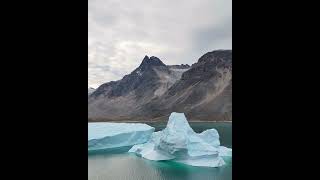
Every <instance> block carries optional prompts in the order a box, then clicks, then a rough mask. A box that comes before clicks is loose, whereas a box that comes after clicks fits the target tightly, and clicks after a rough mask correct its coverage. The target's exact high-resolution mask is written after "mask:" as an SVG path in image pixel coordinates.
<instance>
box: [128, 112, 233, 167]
mask: <svg viewBox="0 0 320 180" xmlns="http://www.w3.org/2000/svg"><path fill="white" fill-rule="evenodd" d="M129 152H131V153H136V154H137V155H139V156H141V157H143V158H145V159H149V160H154V161H161V160H171V161H175V162H180V163H184V164H188V165H192V166H206V167H219V166H222V165H224V164H225V162H224V160H223V158H222V157H231V156H232V149H230V148H227V147H223V146H220V141H219V134H218V132H217V130H215V129H208V130H206V131H203V132H202V133H200V134H198V133H196V132H194V131H193V129H192V128H191V127H190V125H189V123H188V121H187V119H186V117H185V115H184V114H183V113H171V115H170V117H169V121H168V124H167V126H166V128H165V129H164V130H162V131H158V132H154V133H152V136H151V138H150V139H149V140H148V142H146V143H144V144H137V145H134V146H133V147H132V148H131V149H130V150H129Z"/></svg>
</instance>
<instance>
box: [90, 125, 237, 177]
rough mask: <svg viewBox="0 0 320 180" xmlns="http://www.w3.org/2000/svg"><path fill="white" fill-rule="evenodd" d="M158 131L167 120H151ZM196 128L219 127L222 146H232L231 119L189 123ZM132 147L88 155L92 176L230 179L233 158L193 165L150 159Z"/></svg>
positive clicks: (200, 129) (198, 130) (200, 130)
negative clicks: (209, 165) (218, 163)
mask: <svg viewBox="0 0 320 180" xmlns="http://www.w3.org/2000/svg"><path fill="white" fill-rule="evenodd" d="M150 125H151V126H153V127H155V128H156V131H158V130H161V129H163V128H164V127H165V126H166V124H165V123H161V124H159V123H157V124H150ZM190 125H191V127H192V128H193V129H194V130H195V131H196V132H202V131H203V130H206V129H210V128H216V129H217V130H218V132H219V134H220V141H221V144H222V145H223V146H227V147H231V148H232V123H190ZM128 149H130V147H126V148H120V149H116V150H114V151H110V152H105V153H99V154H90V155H88V179H89V180H231V179H232V159H231V158H229V159H225V161H226V165H224V166H222V167H219V168H206V167H193V166H188V165H184V164H179V163H175V162H170V161H161V162H160V161H149V160H146V159H143V158H140V157H138V156H136V155H134V154H129V153H125V152H126V151H127V150H128Z"/></svg>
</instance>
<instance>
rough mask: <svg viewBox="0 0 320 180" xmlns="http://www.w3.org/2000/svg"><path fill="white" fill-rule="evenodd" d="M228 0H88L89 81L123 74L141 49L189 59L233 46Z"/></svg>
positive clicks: (177, 60)
mask: <svg viewBox="0 0 320 180" xmlns="http://www.w3.org/2000/svg"><path fill="white" fill-rule="evenodd" d="M231 2H232V0H89V9H88V10H89V12H88V25H89V27H88V30H89V32H88V52H89V54H88V59H89V60H88V66H89V69H88V85H89V86H91V87H97V86H98V85H100V84H102V83H105V82H108V81H113V80H119V79H121V78H122V77H123V76H124V75H125V74H128V73H130V72H131V71H133V70H134V69H135V68H136V67H137V66H139V64H140V63H141V61H142V59H143V57H144V56H145V55H148V56H157V57H159V58H160V59H161V60H162V61H163V62H164V63H165V64H190V65H191V64H192V63H195V62H196V61H197V60H198V58H199V57H200V56H201V55H203V54H204V53H206V52H209V51H212V50H215V49H232V3H231Z"/></svg>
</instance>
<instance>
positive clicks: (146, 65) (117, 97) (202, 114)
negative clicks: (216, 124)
mask: <svg viewBox="0 0 320 180" xmlns="http://www.w3.org/2000/svg"><path fill="white" fill-rule="evenodd" d="M173 111H174V112H184V113H185V114H186V116H187V117H188V119H191V120H208V121H210V120H212V121H223V120H232V116H231V114H232V50H217V51H212V52H208V53H206V54H205V55H203V56H202V57H200V59H199V60H198V62H196V63H195V64H193V65H192V66H191V67H190V66H189V65H183V64H182V65H171V66H167V65H165V64H164V63H163V62H162V61H161V60H160V59H159V58H157V57H154V56H152V57H150V58H149V57H148V56H146V57H144V59H143V61H142V63H141V64H140V66H139V67H138V68H137V69H135V70H134V71H133V72H131V73H130V74H129V75H126V76H124V77H123V78H122V79H121V80H119V81H111V82H109V83H105V84H103V85H101V86H100V87H99V88H97V89H96V90H95V91H94V92H93V93H92V94H91V95H90V96H89V98H88V118H89V120H93V121H99V120H101V121H108V120H162V119H166V118H167V116H168V115H169V114H170V113H171V112H173Z"/></svg>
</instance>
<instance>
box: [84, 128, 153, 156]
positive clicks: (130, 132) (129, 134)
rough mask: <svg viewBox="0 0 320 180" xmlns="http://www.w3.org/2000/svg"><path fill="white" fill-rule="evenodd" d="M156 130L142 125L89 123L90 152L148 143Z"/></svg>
mask: <svg viewBox="0 0 320 180" xmlns="http://www.w3.org/2000/svg"><path fill="white" fill-rule="evenodd" d="M153 132H154V128H153V127H151V126H149V125H147V124H141V123H88V151H89V152H90V151H97V150H107V149H112V148H118V147H124V146H132V145H135V144H141V143H145V142H147V141H148V140H149V139H150V137H151V135H152V133H153Z"/></svg>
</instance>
